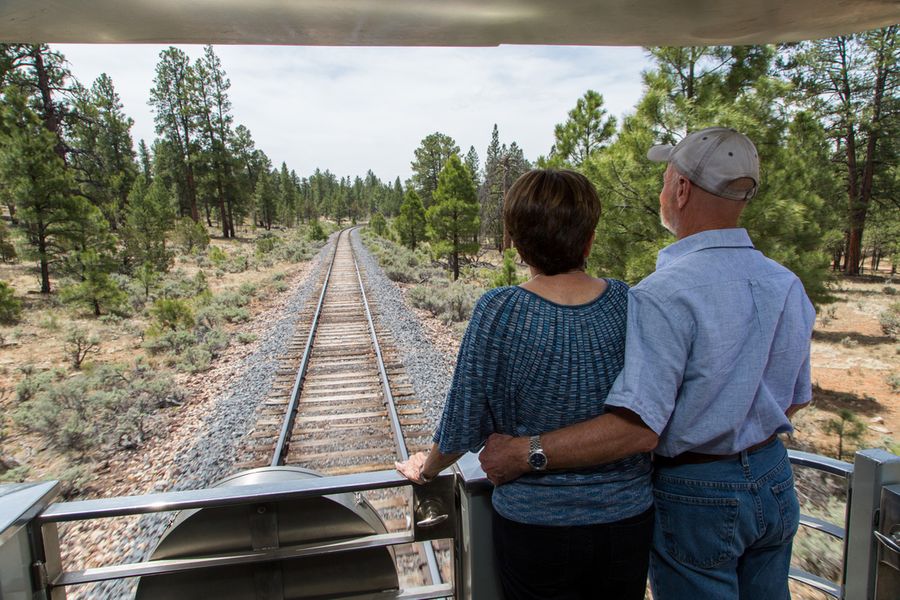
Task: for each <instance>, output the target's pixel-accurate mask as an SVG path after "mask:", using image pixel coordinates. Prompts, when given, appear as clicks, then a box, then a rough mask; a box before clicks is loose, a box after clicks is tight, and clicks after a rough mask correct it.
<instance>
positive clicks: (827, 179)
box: [393, 26, 900, 303]
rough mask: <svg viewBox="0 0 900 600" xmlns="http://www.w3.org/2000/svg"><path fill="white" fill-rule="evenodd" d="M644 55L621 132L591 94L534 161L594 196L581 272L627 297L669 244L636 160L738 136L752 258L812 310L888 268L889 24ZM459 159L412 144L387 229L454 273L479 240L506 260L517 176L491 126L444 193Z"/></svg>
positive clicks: (445, 147)
mask: <svg viewBox="0 0 900 600" xmlns="http://www.w3.org/2000/svg"><path fill="white" fill-rule="evenodd" d="M648 52H649V54H650V56H651V58H652V62H653V66H652V68H651V69H649V70H647V71H646V72H645V73H643V81H644V94H643V97H642V98H641V99H640V100H639V102H638V103H637V105H636V107H635V110H634V111H633V113H631V114H629V115H627V116H626V117H625V118H624V119H623V120H622V121H621V122H619V121H618V120H617V119H615V118H614V117H613V116H610V115H608V114H607V111H606V110H605V108H604V101H603V96H602V94H601V93H599V92H598V91H595V90H588V91H587V92H586V93H585V94H584V95H583V96H582V97H581V98H579V99H578V100H577V102H576V103H575V106H574V108H572V110H571V111H569V114H568V118H567V119H566V120H565V121H564V122H562V123H560V124H558V125H557V126H556V127H555V131H554V135H555V143H554V145H553V147H552V148H551V149H550V151H549V152H548V153H547V155H545V156H541V157H539V158H538V159H537V160H536V161H535V164H536V165H538V166H543V167H556V168H573V169H576V170H579V171H581V172H583V173H585V174H586V175H587V176H588V177H589V178H590V179H591V181H592V182H593V183H594V184H595V186H596V187H597V190H598V192H599V194H600V198H601V202H602V209H603V216H602V217H601V222H600V225H599V227H598V231H597V237H596V241H595V245H594V249H593V252H592V254H591V257H590V260H589V269H590V270H591V271H592V272H594V273H595V274H604V275H609V276H613V277H619V278H622V279H624V280H626V281H628V282H631V283H634V282H636V281H639V280H640V279H642V278H643V277H645V276H647V275H648V274H649V273H651V272H652V271H653V269H654V268H655V261H656V254H657V252H658V251H659V249H660V248H662V247H663V246H665V245H667V244H669V243H671V241H672V238H671V235H670V234H669V233H668V232H666V231H665V229H664V228H663V227H662V226H661V225H660V223H659V213H658V197H659V191H660V189H661V187H662V173H663V168H664V167H663V166H661V165H656V164H653V163H651V162H649V161H648V160H647V158H646V152H647V149H648V148H649V147H650V146H651V145H653V144H658V143H673V144H674V143H677V142H678V141H679V140H680V139H681V138H682V137H683V136H684V134H685V133H686V132H688V131H692V130H696V129H700V128H703V127H707V126H712V125H724V126H730V127H734V128H736V129H738V130H740V131H742V132H745V133H747V134H748V135H749V136H750V137H751V138H752V139H753V140H754V141H755V143H756V145H757V148H758V151H759V156H760V162H761V173H762V175H761V179H762V181H761V184H760V189H759V192H758V193H757V195H756V197H755V198H754V199H753V200H752V201H751V202H750V204H749V206H748V208H747V209H746V210H745V211H744V216H743V221H742V224H743V226H745V227H746V228H747V229H748V230H749V231H750V234H751V236H752V238H753V240H754V242H755V244H756V246H757V247H758V248H759V249H760V250H762V251H763V252H765V253H766V254H767V255H768V256H770V257H772V258H774V259H775V260H778V261H779V262H782V263H784V264H786V265H787V266H789V267H790V268H791V269H793V270H794V271H795V272H796V273H797V274H798V275H799V276H800V277H801V278H802V280H803V282H804V284H805V286H806V289H807V292H808V293H809V295H810V296H811V297H812V298H813V300H814V301H815V302H817V303H821V302H825V301H828V299H829V294H828V287H827V283H828V281H829V279H830V278H831V273H832V272H841V273H845V274H849V275H857V274H860V273H861V272H863V271H864V270H865V269H866V268H870V269H877V268H878V267H879V266H880V263H881V262H882V260H884V259H885V258H888V259H889V260H890V263H891V270H892V273H896V268H897V263H898V261H900V166H898V165H900V161H898V149H900V98H898V84H900V70H898V68H900V65H898V27H897V26H892V27H887V28H884V29H880V30H876V31H869V32H865V33H861V34H858V35H852V36H842V37H836V38H831V39H826V40H819V41H810V42H803V43H797V44H786V45H782V46H778V47H775V46H734V47H687V48H649V49H648ZM458 152H459V149H458V148H457V147H456V145H455V142H454V141H453V140H452V139H450V138H448V137H447V136H445V135H443V134H440V133H436V134H432V135H431V136H428V137H427V138H426V139H425V140H423V143H422V146H421V147H420V148H419V149H417V150H416V153H415V158H416V159H415V161H414V162H413V165H412V166H413V170H414V173H415V175H414V176H413V180H412V182H411V183H412V184H413V185H412V189H411V190H410V191H408V192H407V196H406V199H405V200H404V204H403V205H402V206H401V214H400V216H399V218H398V219H397V221H396V222H395V223H394V228H393V230H394V233H395V235H396V237H397V238H398V239H399V240H400V241H402V242H403V243H404V244H405V245H407V246H408V247H409V248H412V249H414V248H415V247H416V245H417V244H419V243H420V242H421V241H422V240H423V239H429V240H431V241H432V243H436V248H437V250H438V253H443V254H446V256H447V257H448V259H449V263H450V266H451V267H452V269H453V271H454V274H455V275H456V274H457V273H458V263H459V258H458V256H459V255H460V254H461V255H466V254H467V253H472V252H474V251H475V250H476V249H477V248H478V246H479V244H478V241H479V240H480V241H481V243H494V244H495V245H496V246H497V247H498V248H504V247H507V246H508V243H509V241H508V240H504V239H503V237H504V236H503V227H502V221H501V218H500V216H501V209H502V198H503V194H504V192H505V190H506V188H507V187H508V186H509V184H510V183H511V181H512V180H514V179H515V178H516V177H517V176H518V175H519V174H521V173H522V172H523V171H524V170H526V169H528V168H529V167H530V164H529V162H528V161H527V160H526V159H525V158H524V156H522V155H521V152H519V151H518V148H517V147H516V145H515V143H513V144H510V146H509V147H507V146H506V145H503V146H500V145H499V143H498V133H497V128H496V126H495V128H494V135H493V138H492V141H491V145H490V146H489V148H488V150H487V155H486V159H485V162H484V164H483V166H482V168H481V169H480V170H479V169H478V159H477V155H476V154H475V150H474V149H471V148H470V150H469V152H468V153H467V154H466V155H465V158H464V160H463V164H464V165H466V166H468V167H469V168H468V169H467V171H468V174H469V175H470V176H471V182H466V183H465V184H463V183H451V180H453V181H455V180H456V179H458V177H457V176H456V175H455V174H454V173H455V172H456V171H457V170H458V168H459V166H458V162H459V161H453V160H448V159H449V158H450V157H452V156H453V155H455V154H458ZM441 161H444V162H443V163H441ZM440 164H445V165H446V166H445V167H443V168H444V170H443V171H441V167H440ZM445 178H446V180H445V181H444V179H445ZM473 188H474V190H477V193H476V194H474V195H473ZM451 190H453V191H451ZM416 195H417V196H418V197H416ZM448 197H452V198H454V199H455V200H454V201H455V203H456V204H449V203H447V198H448ZM466 199H467V200H466ZM442 205H446V209H443V208H439V207H440V206H442ZM463 207H466V209H465V210H463ZM447 214H449V215H452V216H453V221H452V223H451V222H448V221H447V219H446V217H445V216H444V215H447ZM479 236H480V237H479Z"/></svg>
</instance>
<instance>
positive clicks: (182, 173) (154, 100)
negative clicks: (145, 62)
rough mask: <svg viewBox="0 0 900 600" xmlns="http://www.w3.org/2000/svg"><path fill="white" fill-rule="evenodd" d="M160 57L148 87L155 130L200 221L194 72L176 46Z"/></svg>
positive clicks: (192, 214)
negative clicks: (196, 171)
mask: <svg viewBox="0 0 900 600" xmlns="http://www.w3.org/2000/svg"><path fill="white" fill-rule="evenodd" d="M159 56H160V61H159V63H158V64H157V65H156V77H155V79H154V80H153V89H152V90H150V105H151V106H152V107H153V109H154V111H155V112H156V114H155V116H154V120H155V122H156V133H158V134H159V135H161V136H163V137H164V138H165V140H166V142H167V144H166V147H167V148H168V149H169V150H170V159H171V162H172V166H173V167H174V168H173V174H177V176H178V178H179V179H180V182H179V183H180V185H179V186H178V189H179V193H180V195H183V198H182V199H183V202H184V204H185V206H186V207H187V210H188V213H189V214H190V217H191V218H192V219H193V220H194V221H199V220H200V210H199V208H198V205H197V181H196V178H195V173H194V164H195V163H196V162H197V160H198V157H197V154H198V152H199V148H198V143H197V138H198V137H199V131H198V126H197V119H198V100H197V84H196V78H197V75H196V72H195V69H194V67H192V66H191V64H190V59H189V58H188V55H187V54H185V53H184V52H183V51H181V50H179V49H178V48H174V47H169V48H167V49H166V50H163V51H162V52H161V53H160V55H159Z"/></svg>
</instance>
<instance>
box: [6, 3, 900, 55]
mask: <svg viewBox="0 0 900 600" xmlns="http://www.w3.org/2000/svg"><path fill="white" fill-rule="evenodd" d="M897 22H900V0H680V1H678V0H4V1H3V2H0V40H2V41H4V42H55V43H64V42H89V43H157V44H158V43H166V44H169V43H173V44H174V43H179V44H191V43H213V44H291V45H317V46H496V45H499V44H562V45H643V46H654V45H714V44H758V43H771V42H785V41H795V40H803V39H815V38H822V37H829V36H833V35H837V34H840V33H852V32H857V31H862V30H865V29H872V28H876V27H882V26H885V25H890V24H894V23H897Z"/></svg>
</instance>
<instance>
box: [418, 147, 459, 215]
mask: <svg viewBox="0 0 900 600" xmlns="http://www.w3.org/2000/svg"><path fill="white" fill-rule="evenodd" d="M453 154H459V146H457V145H456V142H455V141H454V140H453V138H452V137H450V136H449V135H444V134H443V133H440V132H435V133H432V134H429V135H427V136H425V138H424V139H423V140H422V143H421V144H420V145H419V147H418V148H416V151H415V160H414V161H413V162H412V163H410V167H411V168H412V172H413V175H412V181H413V185H414V186H415V187H416V191H417V192H418V194H419V197H420V198H422V204H423V205H424V206H425V208H426V209H427V208H429V207H430V206H431V204H432V196H433V195H434V193H435V191H436V190H437V186H438V177H439V176H440V174H441V171H442V170H443V168H444V165H445V164H446V162H447V160H448V159H449V158H450V156H451V155H453Z"/></svg>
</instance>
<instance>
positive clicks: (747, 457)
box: [741, 450, 750, 470]
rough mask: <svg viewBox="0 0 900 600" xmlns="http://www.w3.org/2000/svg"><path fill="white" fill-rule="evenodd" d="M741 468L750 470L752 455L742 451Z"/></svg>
mask: <svg viewBox="0 0 900 600" xmlns="http://www.w3.org/2000/svg"><path fill="white" fill-rule="evenodd" d="M741 466H742V467H744V470H749V469H750V453H749V452H747V451H746V450H741Z"/></svg>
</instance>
